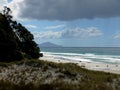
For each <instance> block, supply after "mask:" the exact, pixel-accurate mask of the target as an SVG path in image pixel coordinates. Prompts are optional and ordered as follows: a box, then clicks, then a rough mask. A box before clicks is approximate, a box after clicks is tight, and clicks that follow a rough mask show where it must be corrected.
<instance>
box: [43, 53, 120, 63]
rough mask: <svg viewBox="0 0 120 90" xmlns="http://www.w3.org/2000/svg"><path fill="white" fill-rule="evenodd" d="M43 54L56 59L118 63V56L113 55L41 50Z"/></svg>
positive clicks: (119, 57)
mask: <svg viewBox="0 0 120 90" xmlns="http://www.w3.org/2000/svg"><path fill="white" fill-rule="evenodd" d="M42 53H43V54H44V55H45V56H52V57H54V58H56V59H64V60H69V61H88V62H106V63H107V62H109V63H120V56H115V55H95V54H93V53H85V54H78V53H55V52H42Z"/></svg>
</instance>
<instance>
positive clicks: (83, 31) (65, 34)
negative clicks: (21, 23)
mask: <svg viewBox="0 0 120 90" xmlns="http://www.w3.org/2000/svg"><path fill="white" fill-rule="evenodd" d="M33 34H34V36H35V38H40V39H45V38H47V39H51V38H52V39H55V38H82V39H83V38H91V37H98V36H101V35H103V34H102V32H101V31H100V30H98V29H97V28H95V27H89V28H74V29H65V30H62V31H58V32H54V31H45V32H36V33H33Z"/></svg>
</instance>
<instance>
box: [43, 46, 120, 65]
mask: <svg viewBox="0 0 120 90" xmlns="http://www.w3.org/2000/svg"><path fill="white" fill-rule="evenodd" d="M41 52H43V54H44V55H48V56H52V57H54V58H57V59H63V60H70V61H74V62H76V61H77V62H78V61H88V62H102V63H111V64H120V47H61V48H50V47H49V48H47V47H45V48H41Z"/></svg>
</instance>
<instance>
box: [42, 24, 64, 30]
mask: <svg viewBox="0 0 120 90" xmlns="http://www.w3.org/2000/svg"><path fill="white" fill-rule="evenodd" d="M65 26H66V25H65V24H61V25H56V26H47V27H45V28H44V29H58V28H63V27H65Z"/></svg>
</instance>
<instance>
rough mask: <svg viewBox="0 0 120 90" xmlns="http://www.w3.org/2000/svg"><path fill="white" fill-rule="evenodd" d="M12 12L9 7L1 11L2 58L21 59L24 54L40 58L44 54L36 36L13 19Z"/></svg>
mask: <svg viewBox="0 0 120 90" xmlns="http://www.w3.org/2000/svg"><path fill="white" fill-rule="evenodd" d="M10 14H11V10H10V9H9V8H8V7H5V8H4V10H3V14H1V13H0V60H5V61H12V60H21V59H23V55H25V56H27V57H29V58H39V57H40V55H42V54H40V49H39V47H38V45H37V44H36V43H35V41H34V36H33V35H32V34H31V33H30V32H29V31H28V30H27V29H26V28H25V27H24V26H23V25H22V24H20V23H17V21H13V20H12V16H11V15H10Z"/></svg>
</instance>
